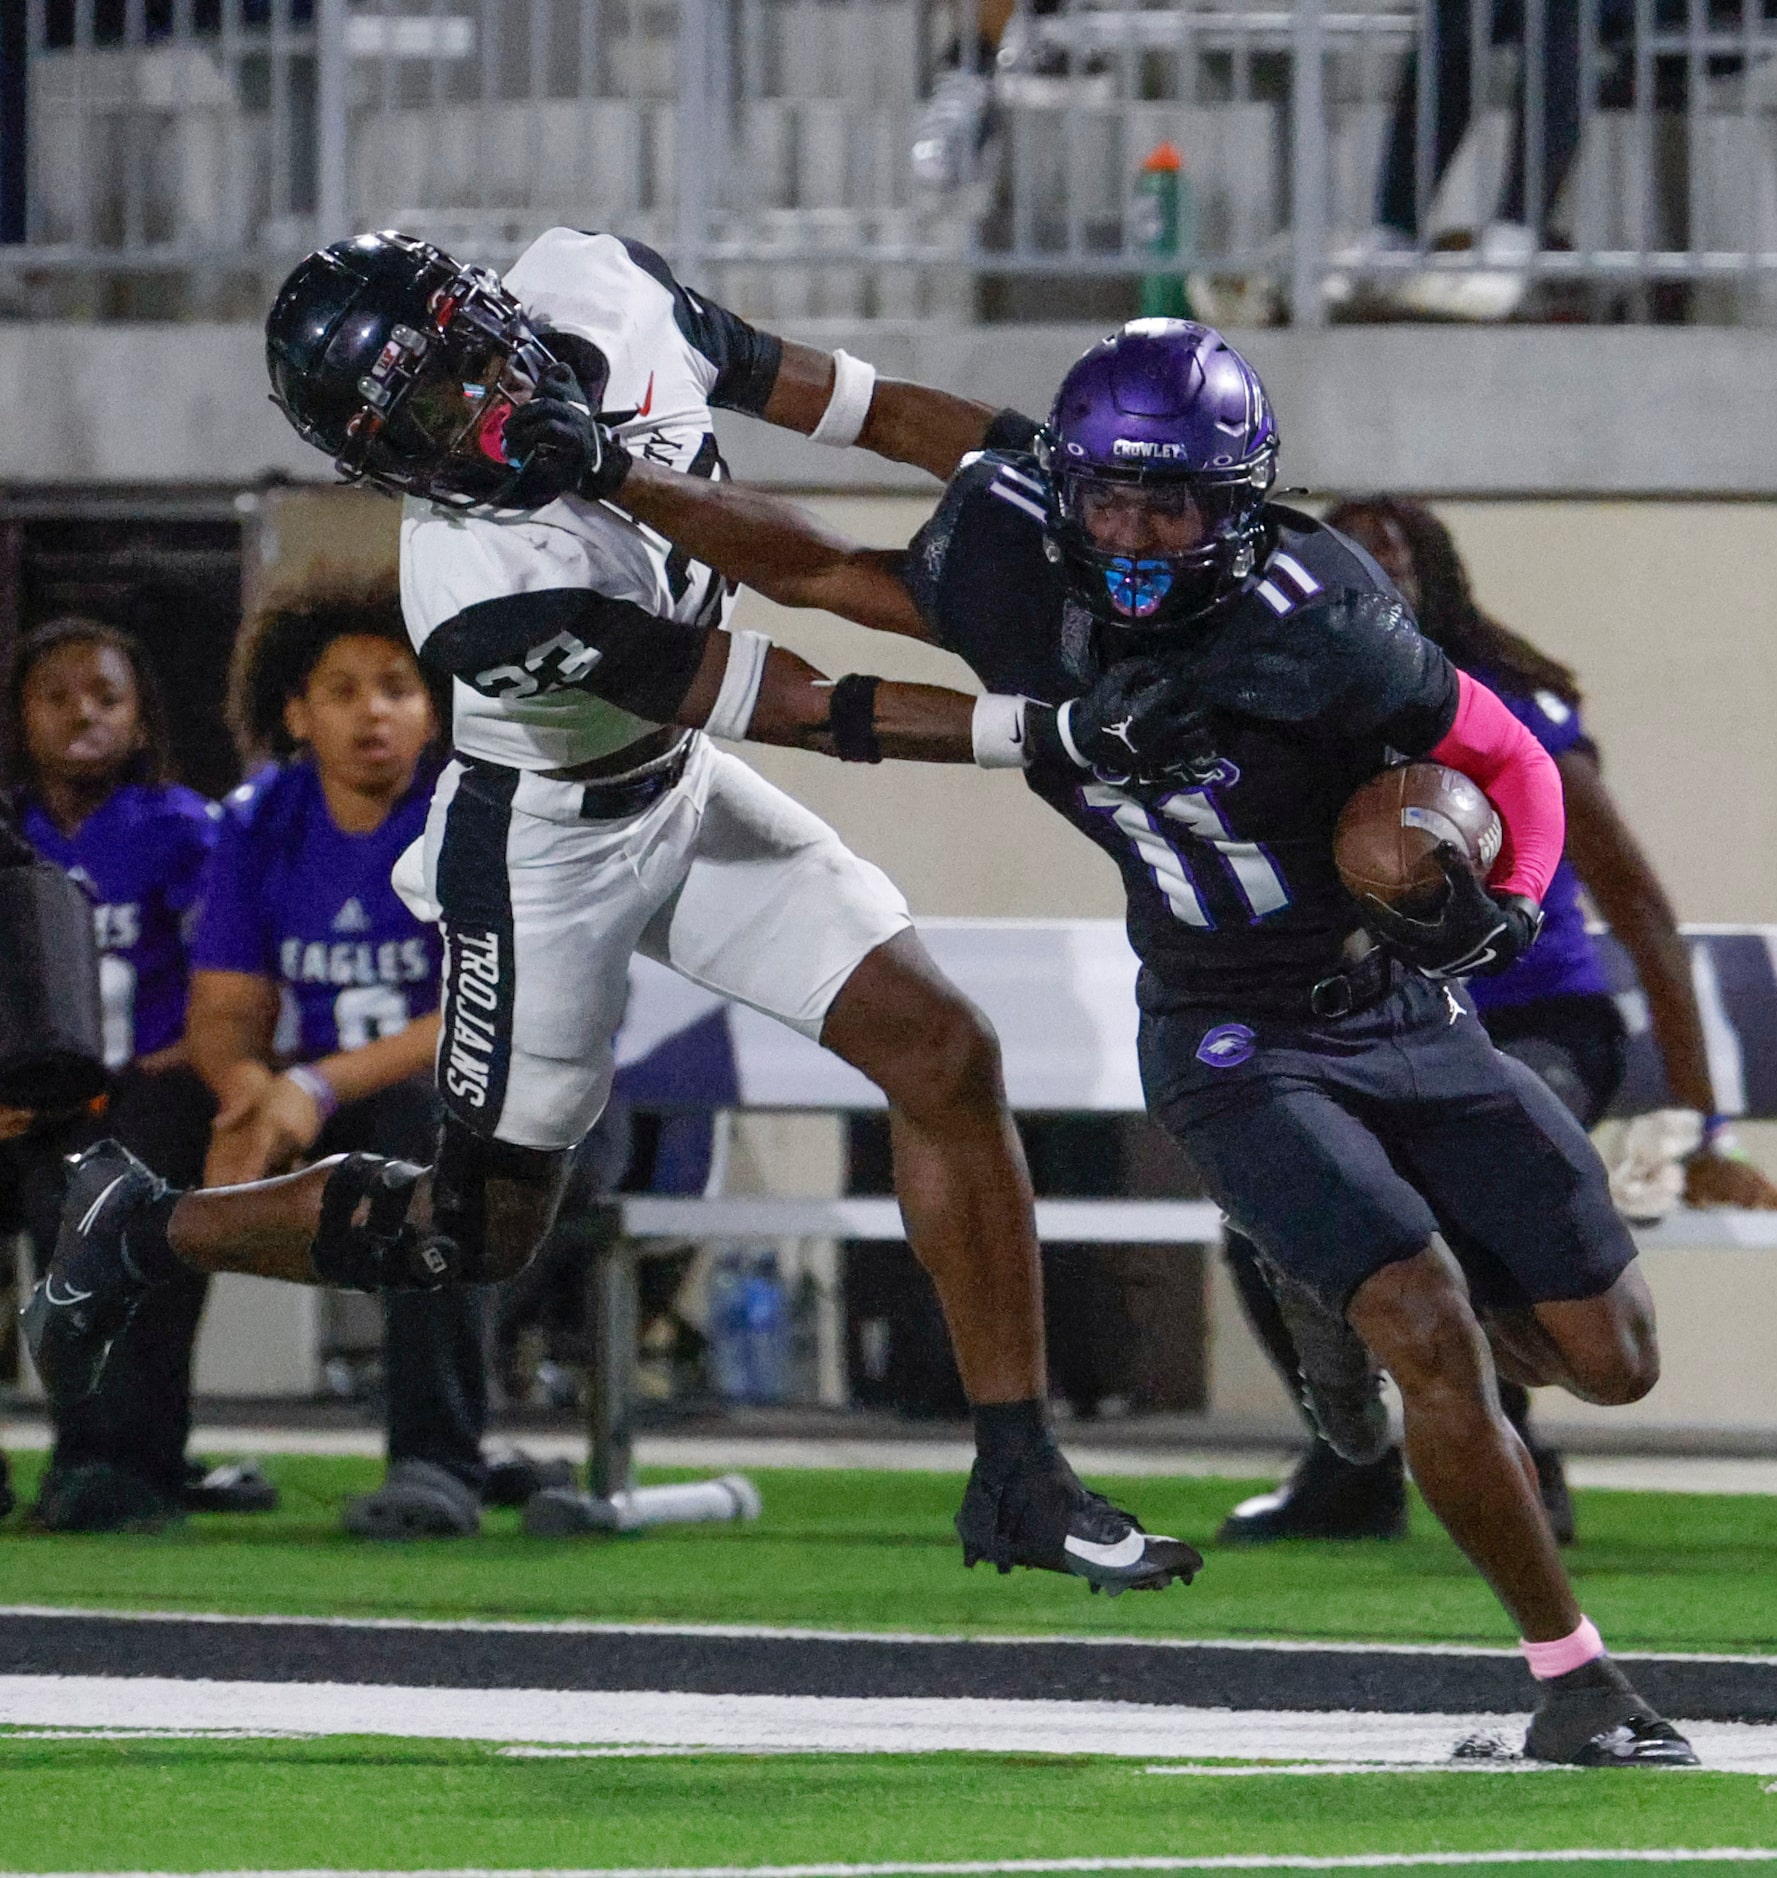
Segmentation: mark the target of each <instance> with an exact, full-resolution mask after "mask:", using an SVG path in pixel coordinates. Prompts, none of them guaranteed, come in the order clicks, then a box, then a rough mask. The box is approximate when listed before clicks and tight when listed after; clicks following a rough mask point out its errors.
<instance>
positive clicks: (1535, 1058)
mask: <svg viewBox="0 0 1777 1878" xmlns="http://www.w3.org/2000/svg"><path fill="white" fill-rule="evenodd" d="M1326 519H1327V521H1328V523H1329V524H1330V525H1331V526H1332V527H1334V528H1337V529H1341V530H1343V532H1344V533H1346V534H1347V535H1349V536H1351V538H1352V539H1353V540H1354V541H1356V542H1358V543H1359V544H1360V545H1361V546H1363V547H1364V548H1366V549H1368V550H1369V552H1370V553H1371V554H1373V555H1374V556H1375V557H1376V559H1377V560H1378V561H1379V562H1380V563H1381V565H1382V569H1383V571H1384V572H1385V573H1386V574H1387V575H1388V577H1389V578H1390V579H1391V580H1392V581H1393V582H1394V583H1395V585H1396V586H1397V587H1398V588H1399V589H1400V590H1401V594H1402V596H1403V597H1404V598H1405V600H1406V601H1407V604H1408V605H1409V606H1410V607H1412V609H1413V611H1414V613H1415V614H1416V615H1417V616H1418V620H1419V626H1420V630H1421V631H1422V632H1423V633H1424V634H1425V636H1426V637H1427V638H1428V639H1430V640H1431V641H1432V642H1433V643H1434V644H1436V645H1438V646H1440V647H1441V648H1442V649H1443V650H1444V652H1445V653H1446V654H1448V656H1449V657H1450V659H1451V660H1452V661H1453V662H1454V663H1455V664H1457V665H1458V666H1460V667H1461V668H1462V669H1463V670H1464V671H1466V672H1468V673H1470V674H1471V675H1472V676H1474V677H1476V678H1479V679H1480V680H1481V681H1482V682H1483V683H1484V684H1486V685H1488V686H1489V687H1491V688H1492V690H1494V691H1495V692H1497V693H1498V694H1499V696H1500V697H1501V698H1502V699H1503V700H1504V701H1505V704H1506V707H1507V708H1508V709H1509V710H1510V711H1511V712H1512V714H1513V715H1514V716H1515V717H1516V718H1518V720H1519V721H1520V722H1521V723H1522V724H1524V725H1525V726H1526V728H1528V729H1529V730H1530V732H1531V733H1532V735H1534V736H1535V737H1536V739H1537V741H1538V742H1539V743H1541V744H1542V746H1543V748H1544V749H1546V750H1547V751H1548V752H1549V754H1550V755H1551V756H1552V757H1553V758H1554V759H1555V766H1556V768H1557V769H1559V770H1560V772H1561V781H1562V787H1563V790H1564V793H1565V796H1566V802H1567V852H1566V855H1565V857H1564V859H1563V860H1562V863H1561V866H1560V868H1559V870H1558V871H1557V872H1556V875H1555V878H1554V880H1553V882H1552V883H1551V884H1550V887H1549V891H1548V895H1547V897H1546V898H1545V899H1544V901H1543V914H1544V922H1543V929H1542V935H1541V937H1540V938H1539V939H1538V940H1537V942H1536V944H1535V945H1534V946H1532V947H1531V949H1530V950H1529V951H1528V952H1527V953H1526V954H1525V955H1524V956H1523V958H1521V959H1520V960H1519V961H1518V962H1517V963H1516V964H1515V965H1513V966H1512V967H1511V969H1510V970H1509V971H1506V972H1502V973H1501V974H1500V975H1499V976H1498V977H1497V978H1477V979H1474V980H1472V981H1471V982H1470V984H1469V986H1468V992H1469V996H1470V997H1471V998H1472V999H1473V1001H1474V1004H1475V1007H1476V1010H1477V1012H1478V1014H1479V1016H1480V1019H1481V1022H1482V1023H1483V1024H1485V1025H1486V1027H1487V1031H1488V1034H1489V1035H1490V1036H1491V1037H1492V1038H1493V1041H1494V1042H1495V1043H1496V1044H1497V1045H1498V1046H1499V1048H1500V1049H1502V1050H1504V1051H1505V1052H1506V1054H1507V1055H1509V1056H1515V1057H1518V1058H1519V1059H1520V1060H1521V1061H1522V1062H1524V1063H1525V1064H1526V1065H1527V1066H1528V1067H1529V1068H1531V1069H1533V1070H1535V1071H1536V1073H1537V1074H1538V1075H1539V1076H1541V1077H1542V1079H1543V1080H1544V1081H1545V1082H1546V1083H1547V1084H1548V1085H1549V1087H1550V1088H1551V1089H1553V1090H1554V1091H1555V1093H1556V1094H1557V1095H1558V1096H1560V1098H1561V1099H1562V1101H1563V1102H1565V1103H1566V1104H1567V1106H1568V1108H1569V1109H1571V1110H1572V1111H1573V1113H1574V1114H1575V1115H1576V1116H1577V1117H1578V1118H1579V1120H1580V1121H1581V1122H1582V1123H1583V1124H1584V1125H1585V1126H1586V1127H1587V1128H1590V1127H1592V1126H1593V1125H1594V1124H1595V1123H1597V1122H1598V1121H1599V1120H1600V1119H1601V1118H1602V1116H1603V1114H1604V1112H1605V1110H1606V1109H1607V1108H1608V1107H1609V1106H1610V1101H1611V1097H1612V1096H1613V1095H1614V1094H1615V1093H1616V1090H1617V1086H1618V1084H1619V1083H1620V1082H1621V1081H1622V1077H1623V1069H1624V1046H1625V1043H1626V1036H1625V1032H1624V1028H1623V1020H1622V1016H1621V1014H1620V1013H1619V1012H1618V1010H1617V1006H1616V1000H1615V999H1614V998H1613V997H1612V996H1611V995H1610V991H1609V988H1608V986H1607V984H1606V981H1605V976H1604V970H1603V966H1602V963H1601V961H1600V959H1599V956H1598V948H1597V945H1596V944H1595V942H1594V941H1593V939H1592V937H1591V936H1590V934H1589V933H1588V932H1587V930H1586V916H1585V909H1584V907H1583V906H1582V904H1581V900H1580V890H1581V888H1582V887H1583V888H1584V889H1585V891H1586V893H1587V894H1589V895H1590V897H1591V899H1592V901H1593V903H1594V904H1595V905H1596V907H1597V909H1598V911H1599V913H1600V914H1601V915H1602V916H1603V918H1604V920H1605V922H1606V923H1607V924H1608V926H1609V927H1610V929H1611V931H1612V933H1613V934H1614V935H1615V936H1616V938H1617V940H1618V941H1619V942H1620V943H1621V945H1622V946H1623V949H1624V950H1625V951H1626V952H1627V953H1628V954H1629V957H1630V958H1631V959H1632V960H1633V961H1634V965H1635V970H1636V973H1637V975H1638V977H1639V978H1640V981H1641V987H1642V990H1643V991H1644V992H1645V993H1646V995H1647V1002H1648V1010H1649V1014H1650V1016H1651V1019H1652V1023H1653V1031H1654V1038H1655V1041H1656V1042H1657V1044H1658V1045H1659V1050H1660V1056H1661V1059H1662V1061H1663V1062H1664V1065H1665V1070H1666V1081H1667V1084H1668V1086H1669V1088H1670V1089H1671V1092H1672V1097H1673V1099H1674V1101H1676V1102H1678V1103H1679V1104H1681V1105H1682V1106H1684V1107H1686V1108H1690V1109H1695V1110H1696V1111H1697V1113H1698V1115H1699V1116H1700V1117H1701V1118H1702V1138H1701V1144H1700V1146H1699V1147H1698V1148H1697V1150H1696V1152H1695V1153H1694V1154H1692V1155H1691V1156H1690V1158H1689V1160H1688V1161H1687V1163H1686V1166H1685V1182H1684V1190H1685V1199H1686V1201H1687V1202H1688V1203H1689V1204H1690V1205H1692V1206H1744V1207H1759V1208H1772V1207H1777V1187H1774V1186H1773V1185H1772V1184H1771V1182H1770V1181H1768V1180H1767V1179H1766V1178H1765V1176H1764V1175H1763V1174H1761V1173H1760V1172H1759V1170H1758V1169H1757V1168H1756V1167H1754V1166H1753V1164H1752V1163H1751V1162H1750V1161H1749V1160H1747V1159H1746V1158H1745V1157H1744V1156H1743V1155H1741V1154H1740V1153H1739V1152H1738V1151H1737V1149H1736V1146H1735V1143H1734V1137H1733V1131H1732V1127H1731V1124H1730V1123H1729V1121H1728V1119H1727V1118H1726V1117H1725V1116H1722V1115H1718V1114H1716V1113H1715V1112H1714V1109H1715V1095H1714V1090H1713V1087H1712V1085H1711V1082H1710V1077H1709V1059H1708V1052H1707V1049H1706V1047H1705V1044H1704V1039H1703V1024H1702V1019H1701V1018H1700V1016H1699V1015H1698V1011H1697V997H1696V991H1695V989H1694V987H1693V985H1692V982H1691V967H1690V955H1689V953H1688V952H1687V951H1686V949H1685V943H1684V940H1683V938H1682V937H1681V935H1680V933H1679V930H1678V920H1677V916H1676V915H1675V914H1674V912H1673V910H1672V903H1671V901H1670V900H1668V899H1667V897H1666V893H1665V889H1664V888H1662V887H1661V885H1660V882H1659V878H1658V877H1657V876H1656V874H1655V873H1654V870H1653V867H1652V865H1651V863H1650V862H1649V861H1648V858H1647V856H1646V855H1645V854H1644V853H1643V852H1642V849H1641V845H1640V843H1639V842H1638V841H1637V840H1636V839H1635V837H1634V835H1633V834H1632V833H1631V832H1630V830H1629V827H1628V824H1627V823H1626V822H1625V821H1624V820H1623V817H1622V813H1621V811H1620V810H1619V809H1618V807H1617V805H1616V802H1615V800H1614V798H1613V797H1612V796H1611V793H1610V791H1609V789H1607V788H1606V787H1605V783H1604V778H1603V776H1602V774H1601V773H1600V767H1599V758H1598V748H1597V746H1596V745H1595V744H1594V743H1593V742H1592V740H1591V738H1590V737H1588V736H1587V735H1586V733H1585V728H1584V726H1583V724H1582V722H1581V715H1580V707H1581V702H1582V700H1581V694H1580V688H1579V681H1578V679H1577V678H1576V677H1575V675H1574V674H1573V672H1572V671H1570V670H1569V669H1568V668H1567V667H1566V666H1565V665H1563V664H1561V663H1560V662H1559V661H1558V660H1556V659H1552V658H1550V657H1549V656H1548V655H1547V654H1546V653H1544V652H1540V651H1538V650H1537V648H1536V647H1535V646H1533V645H1532V644H1531V643H1530V641H1529V640H1527V639H1525V638H1523V637H1521V636H1520V635H1519V634H1517V633H1515V632H1513V631H1511V629H1510V628H1509V627H1506V626H1502V625H1501V624H1500V623H1499V622H1498V621H1497V620H1495V619H1493V618H1492V617H1490V616H1489V615H1488V614H1486V613H1484V612H1483V611H1482V610H1481V608H1480V607H1479V606H1478V605H1477V604H1476V603H1475V599H1474V596H1473V594H1472V593H1471V591H1470V588H1469V577H1468V570H1467V568H1466V567H1464V565H1463V562H1462V557H1461V556H1460V555H1459V554H1458V553H1457V551H1456V543H1455V542H1454V540H1452V538H1451V535H1450V531H1449V529H1447V528H1446V527H1445V526H1444V524H1443V523H1442V522H1441V521H1439V520H1438V518H1437V517H1436V516H1435V515H1434V514H1433V513H1432V512H1431V510H1430V509H1428V508H1425V507H1423V506H1422V505H1421V504H1419V503H1417V502H1404V501H1401V500H1399V499H1397V498H1394V497H1389V496H1366V497H1364V498H1362V499H1360V500H1357V501H1351V502H1343V503H1340V504H1339V506H1338V507H1336V508H1335V509H1333V510H1332V511H1331V513H1330V514H1329V515H1328V516H1327V518H1326ZM1227 1250H1228V1258H1229V1264H1230V1267H1231V1269H1232V1271H1233V1274H1234V1278H1235V1282H1236V1285H1237V1287H1238V1289H1239V1291H1240V1294H1241V1299H1242V1302H1243V1304H1244V1305H1245V1306H1246V1310H1247V1314H1248V1317H1249V1319H1250V1320H1251V1321H1252V1324H1253V1328H1254V1329H1255V1330H1256V1331H1257V1332H1258V1334H1259V1336H1260V1339H1261V1341H1262V1342H1263V1343H1264V1344H1265V1347H1266V1349H1267V1350H1268V1351H1269V1353H1270V1355H1271V1357H1272V1360H1273V1361H1274V1362H1275V1363H1276V1364H1277V1366H1278V1369H1279V1371H1280V1373H1281V1374H1282V1375H1283V1377H1284V1379H1285V1381H1286V1383H1287V1384H1288V1385H1289V1386H1290V1390H1291V1393H1292V1395H1294V1394H1296V1393H1297V1391H1296V1388H1295V1372H1296V1353H1295V1349H1294V1346H1293V1345H1292V1344H1291V1342H1290V1337H1289V1333H1288V1331H1287V1330H1286V1329H1285V1328H1284V1326H1283V1323H1282V1320H1281V1319H1280V1318H1279V1317H1278V1314H1277V1311H1276V1307H1275V1306H1274V1305H1273V1304H1272V1303H1271V1300H1270V1294H1269V1292H1268V1291H1267V1290H1266V1289H1265V1286H1264V1281H1263V1279H1262V1277H1261V1275H1260V1273H1259V1271H1258V1268H1257V1265H1256V1263H1255V1261H1254V1257H1253V1253H1252V1249H1251V1247H1250V1246H1249V1245H1248V1243H1247V1242H1246V1241H1245V1240H1244V1239H1242V1238H1240V1237H1239V1235H1237V1234H1230V1235H1229V1237H1228V1243H1227ZM1499 1393H1500V1399H1501V1402H1502V1403H1503V1405H1504V1407H1505V1409H1506V1412H1507V1414H1508V1415H1509V1416H1510V1417H1511V1419H1512V1422H1513V1424H1514V1425H1515V1426H1516V1427H1517V1429H1518V1431H1519V1433H1520V1434H1521V1435H1522V1436H1523V1437H1524V1439H1525V1444H1526V1446H1527V1447H1529V1449H1530V1451H1531V1456H1532V1459H1533V1460H1534V1461H1535V1463H1536V1468H1537V1476H1538V1479H1539V1481H1540V1483H1541V1486H1542V1491H1543V1501H1544V1505H1545V1506H1546V1507H1547V1509H1548V1512H1549V1516H1550V1521H1551V1524H1552V1525H1553V1526H1554V1528H1555V1533H1556V1537H1557V1538H1559V1539H1562V1540H1563V1542H1566V1541H1568V1540H1571V1539H1572V1537H1573V1508H1572V1503H1571V1501H1570V1500H1569V1498H1568V1494H1567V1487H1566V1483H1565V1481H1564V1479H1563V1478H1562V1472H1561V1464H1560V1459H1559V1457H1558V1456H1557V1455H1556V1454H1554V1453H1553V1452H1552V1451H1550V1450H1549V1449H1547V1448H1545V1447H1543V1446H1541V1445H1540V1444H1539V1443H1538V1442H1537V1441H1536V1439H1535V1438H1534V1436H1533V1435H1532V1434H1531V1433H1530V1426H1529V1415H1530V1398H1529V1395H1528V1393H1527V1392H1526V1391H1525V1390H1524V1389H1522V1388H1520V1387H1519V1386H1518V1385H1517V1384H1516V1383H1513V1382H1508V1381H1507V1380H1506V1379H1505V1378H1504V1377H1502V1378H1501V1379H1500V1386H1499ZM1311 1432H1312V1431H1311ZM1405 1530H1406V1497H1405V1489H1404V1487H1403V1484H1402V1478H1401V1461H1400V1455H1399V1453H1398V1452H1394V1453H1391V1454H1389V1455H1387V1456H1385V1457H1384V1459H1383V1460H1381V1461H1379V1462H1377V1463H1375V1464H1374V1465H1373V1466H1371V1467H1354V1466H1352V1465H1351V1463H1350V1462H1348V1461H1344V1460H1341V1459H1340V1458H1339V1456H1338V1455H1336V1454H1335V1453H1334V1452H1333V1450H1332V1449H1331V1448H1329V1447H1328V1446H1327V1445H1326V1443H1325V1442H1324V1441H1322V1440H1321V1439H1320V1437H1319V1435H1318V1434H1315V1435H1314V1437H1313V1441H1312V1444H1311V1446H1310V1448H1309V1452H1308V1455H1307V1458H1306V1459H1305V1460H1304V1461H1303V1462H1302V1464H1301V1466H1300V1467H1299V1468H1298V1469H1297V1471H1296V1473H1295V1475H1294V1476H1293V1477H1292V1479H1291V1480H1290V1481H1289V1482H1287V1483H1286V1484H1285V1486H1284V1487H1283V1488H1282V1489H1281V1490H1280V1491H1279V1492H1277V1493H1272V1494H1264V1495H1261V1496H1260V1497H1259V1498H1258V1499H1256V1500H1250V1501H1247V1502H1246V1503H1245V1504H1244V1505H1242V1506H1240V1507H1238V1508H1236V1510H1235V1511H1234V1513H1233V1514H1232V1515H1231V1516H1230V1518H1229V1520H1228V1522H1227V1524H1226V1525H1225V1526H1224V1528H1223V1537H1224V1538H1227V1539H1237V1540H1260V1539H1278V1538H1333V1537H1361V1536H1378V1537H1382V1536H1392V1535H1394V1534H1396V1533H1398V1532H1404V1531H1405Z"/></svg>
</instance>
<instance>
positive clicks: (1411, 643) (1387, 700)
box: [1204, 577, 1456, 755]
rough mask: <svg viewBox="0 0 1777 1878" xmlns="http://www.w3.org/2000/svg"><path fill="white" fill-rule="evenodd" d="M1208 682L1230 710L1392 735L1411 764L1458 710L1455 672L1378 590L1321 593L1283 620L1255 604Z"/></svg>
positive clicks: (1356, 734) (1346, 732)
mask: <svg viewBox="0 0 1777 1878" xmlns="http://www.w3.org/2000/svg"><path fill="white" fill-rule="evenodd" d="M1285 578H1287V577H1285ZM1279 584H1280V585H1281V584H1282V583H1281V581H1280V583H1279ZM1261 585H1262V583H1261ZM1204 678H1205V687H1206V690H1207V691H1208V692H1209V693H1210V695H1211V696H1212V697H1213V698H1214V700H1215V702H1216V703H1217V704H1218V705H1219V706H1220V707H1221V708H1222V709H1224V710H1228V711H1233V712H1237V713H1239V714H1240V715H1242V716H1246V717H1252V718H1258V719H1261V720H1267V721H1270V722H1273V723H1287V724H1299V725H1303V726H1308V725H1317V726H1321V727H1323V728H1324V729H1325V730H1327V731H1328V732H1329V733H1331V734H1333V735H1336V736H1338V737H1340V738H1352V739H1357V738H1366V737H1371V736H1375V735H1378V734H1384V735H1385V736H1386V741H1388V742H1389V743H1391V744H1393V746H1394V747H1395V748H1396V749H1399V750H1402V751H1403V752H1405V753H1406V754H1409V755H1415V754H1418V753H1419V752H1420V751H1422V750H1426V749H1429V748H1430V747H1431V746H1432V745H1433V744H1435V743H1436V742H1438V740H1439V739H1440V738H1441V737H1442V736H1443V734H1444V732H1445V731H1446V730H1448V729H1449V724H1450V717H1451V716H1452V715H1453V714H1454V710H1455V698H1456V674H1455V670H1454V668H1453V667H1452V666H1451V665H1450V663H1449V661H1448V660H1447V659H1446V658H1445V657H1444V655H1443V653H1441V652H1440V651H1439V650H1438V649H1437V647H1436V646H1434V645H1433V644H1432V643H1431V641H1430V640H1429V639H1426V638H1425V637H1423V636H1422V635H1421V633H1420V631H1419V629H1418V627H1417V626H1415V625H1414V623H1413V618H1412V615H1411V614H1410V613H1408V611H1407V610H1406V608H1405V607H1404V606H1403V605H1402V604H1401V603H1400V601H1399V600H1397V599H1394V598H1391V597H1390V596H1389V595H1388V594H1385V593H1381V592H1378V591H1376V590H1375V589H1373V588H1366V589H1363V590H1358V591H1353V590H1352V589H1350V588H1341V589H1338V590H1335V591H1332V592H1324V593H1318V594H1316V595H1315V596H1314V597H1312V598H1311V599H1309V600H1307V601H1305V602H1303V603H1302V604H1300V605H1296V606H1291V607H1289V608H1288V609H1287V610H1285V611H1282V612H1276V611H1270V612H1268V611H1267V608H1266V603H1265V600H1264V597H1263V594H1262V592H1261V593H1259V594H1257V595H1255V596H1254V597H1253V599H1252V600H1250V601H1249V603H1248V604H1247V606H1246V607H1245V608H1244V609H1243V613H1242V617H1241V619H1240V620H1239V622H1237V626H1236V629H1235V630H1234V631H1232V632H1230V633H1229V634H1228V635H1227V636H1226V638H1225V639H1224V640H1223V642H1222V643H1221V644H1220V645H1219V646H1218V647H1217V648H1216V650H1215V653H1214V654H1213V655H1212V657H1211V659H1210V661H1209V664H1208V666H1207V668H1206V670H1205V674H1204ZM1395 731H1398V732H1399V733H1400V737H1401V738H1405V739H1406V741H1404V742H1403V741H1400V738H1397V737H1396V736H1395V735H1394V734H1393V732H1395Z"/></svg>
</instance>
